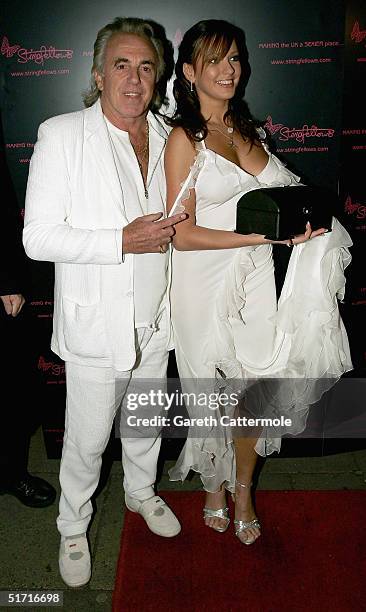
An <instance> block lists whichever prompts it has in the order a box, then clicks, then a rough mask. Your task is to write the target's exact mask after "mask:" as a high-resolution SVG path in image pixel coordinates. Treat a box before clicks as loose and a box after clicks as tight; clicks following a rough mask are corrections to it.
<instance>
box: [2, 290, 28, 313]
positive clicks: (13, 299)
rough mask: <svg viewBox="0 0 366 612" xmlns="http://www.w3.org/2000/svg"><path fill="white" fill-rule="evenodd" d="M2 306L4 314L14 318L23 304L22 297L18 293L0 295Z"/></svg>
mask: <svg viewBox="0 0 366 612" xmlns="http://www.w3.org/2000/svg"><path fill="white" fill-rule="evenodd" d="M0 298H1V300H2V303H3V304H4V308H5V312H6V314H8V315H11V316H12V317H16V316H17V314H19V313H20V311H21V309H22V307H23V304H24V302H25V299H24V297H23V296H22V295H21V294H20V293H16V294H14V295H0Z"/></svg>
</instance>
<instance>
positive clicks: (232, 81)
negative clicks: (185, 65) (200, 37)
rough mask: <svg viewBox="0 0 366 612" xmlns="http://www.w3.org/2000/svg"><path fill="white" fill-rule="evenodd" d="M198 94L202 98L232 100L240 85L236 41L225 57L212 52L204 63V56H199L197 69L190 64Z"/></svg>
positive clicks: (192, 79)
mask: <svg viewBox="0 0 366 612" xmlns="http://www.w3.org/2000/svg"><path fill="white" fill-rule="evenodd" d="M190 68H191V70H192V74H193V78H191V79H190V80H191V81H192V82H193V83H194V85H195V87H196V91H197V95H198V97H199V99H200V100H201V102H202V100H204V99H205V100H207V101H208V99H211V100H230V99H231V98H232V97H233V96H234V94H235V90H236V88H237V86H238V83H239V80H240V75H241V65H240V58H239V52H238V47H237V44H236V42H235V41H233V42H232V44H231V46H230V49H229V50H228V52H227V53H226V55H225V57H223V58H222V59H219V58H218V57H217V56H215V54H214V53H212V55H211V56H209V57H208V58H206V61H205V63H203V59H202V57H198V60H197V64H196V67H195V69H194V68H193V66H190Z"/></svg>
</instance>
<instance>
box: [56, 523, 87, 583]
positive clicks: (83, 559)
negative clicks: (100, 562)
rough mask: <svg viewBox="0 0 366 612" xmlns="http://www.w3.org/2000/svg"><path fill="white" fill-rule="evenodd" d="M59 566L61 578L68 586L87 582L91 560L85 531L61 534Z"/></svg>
mask: <svg viewBox="0 0 366 612" xmlns="http://www.w3.org/2000/svg"><path fill="white" fill-rule="evenodd" d="M59 568H60V574H61V578H62V580H63V581H64V582H65V584H67V586H69V587H81V586H84V584H87V583H88V582H89V580H90V577H91V561H90V552H89V544H88V540H87V538H86V534H85V533H81V534H79V535H76V536H67V537H65V536H61V543H60V552H59Z"/></svg>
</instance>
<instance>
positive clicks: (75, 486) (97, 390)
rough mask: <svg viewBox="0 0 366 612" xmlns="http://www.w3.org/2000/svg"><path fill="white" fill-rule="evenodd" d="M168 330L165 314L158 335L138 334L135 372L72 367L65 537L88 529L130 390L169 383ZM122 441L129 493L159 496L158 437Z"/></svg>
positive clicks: (64, 470)
mask: <svg viewBox="0 0 366 612" xmlns="http://www.w3.org/2000/svg"><path fill="white" fill-rule="evenodd" d="M164 314H165V313H164ZM167 327H168V325H167V321H166V318H165V316H163V319H162V321H161V323H160V328H159V329H158V330H157V331H155V332H154V333H152V332H151V330H149V329H140V330H137V331H136V344H137V348H138V354H137V359H136V363H135V366H134V368H133V369H132V370H131V371H129V372H117V371H116V370H114V369H112V368H95V367H88V366H80V365H77V364H75V363H70V362H67V363H66V386H67V400H66V417H65V433H64V441H63V449H62V458H61V466H60V484H61V497H60V504H59V516H58V518H57V528H58V530H59V532H60V533H61V535H64V536H72V535H76V534H79V533H84V532H85V531H86V530H87V527H88V524H89V522H90V519H91V516H92V512H93V509H92V503H91V501H90V498H91V497H92V495H93V493H94V491H95V489H96V487H97V485H98V482H99V477H100V470H101V464H102V454H103V452H104V450H105V448H106V445H107V443H108V440H109V437H110V433H111V429H112V425H113V420H114V417H115V415H116V412H117V410H118V408H119V407H120V406H121V413H122V421H124V422H125V417H126V411H128V408H127V406H126V403H125V402H124V401H123V400H124V398H125V397H126V392H127V391H128V393H130V390H131V389H133V391H135V392H136V391H138V386H139V383H138V381H139V380H146V379H154V380H156V379H160V380H162V379H164V380H165V378H166V370H167V364H168V351H167V334H168V330H167ZM151 334H152V335H151ZM150 336H151V337H150ZM121 442H122V465H123V470H124V481H123V485H124V489H125V491H126V493H128V494H129V495H131V496H133V497H135V498H136V499H140V500H144V499H147V498H148V497H151V496H152V495H154V488H153V486H154V483H155V480H156V466H157V461H158V455H159V451H160V444H161V438H160V436H159V435H158V434H156V435H154V437H153V438H151V437H146V430H145V435H144V436H142V437H136V436H135V437H131V438H125V437H123V438H121Z"/></svg>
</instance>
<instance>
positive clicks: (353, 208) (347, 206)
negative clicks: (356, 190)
mask: <svg viewBox="0 0 366 612" xmlns="http://www.w3.org/2000/svg"><path fill="white" fill-rule="evenodd" d="M344 212H346V213H347V214H348V215H352V216H354V217H355V218H356V219H366V206H365V205H364V204H359V203H358V202H352V198H351V196H350V195H349V196H347V197H346V200H345V203H344Z"/></svg>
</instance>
